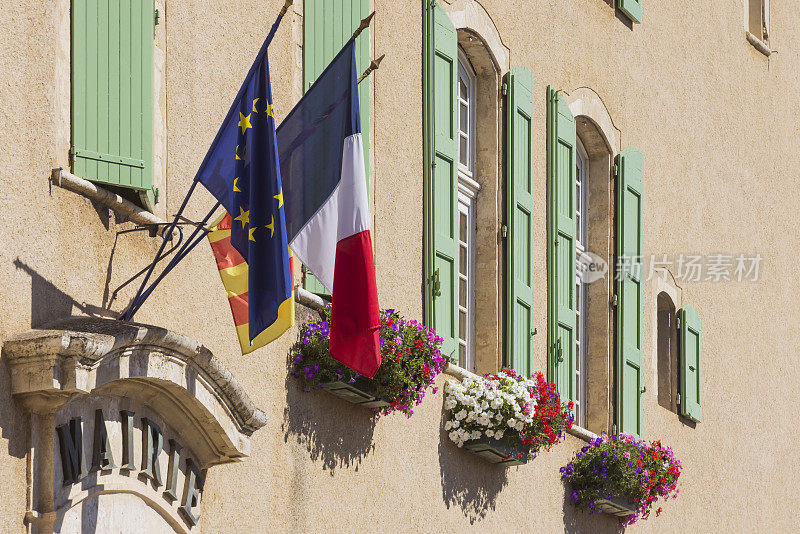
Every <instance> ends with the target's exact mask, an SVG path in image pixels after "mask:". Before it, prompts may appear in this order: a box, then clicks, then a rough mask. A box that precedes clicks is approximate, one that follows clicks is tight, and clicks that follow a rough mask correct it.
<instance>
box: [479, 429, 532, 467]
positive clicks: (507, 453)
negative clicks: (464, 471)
mask: <svg viewBox="0 0 800 534" xmlns="http://www.w3.org/2000/svg"><path fill="white" fill-rule="evenodd" d="M464 448H465V449H467V450H468V451H470V452H471V453H473V454H477V455H478V456H480V457H481V458H483V459H484V460H486V461H487V462H489V463H492V464H502V465H523V464H526V463H528V452H530V447H528V446H525V445H521V444H516V443H513V442H511V441H510V440H508V439H505V438H504V439H494V438H490V437H486V436H484V437H482V438H480V439H473V440H469V441H467V442H465V443H464ZM520 454H522V459H521V460H520Z"/></svg>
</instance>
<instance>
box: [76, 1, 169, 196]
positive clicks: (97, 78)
mask: <svg viewBox="0 0 800 534" xmlns="http://www.w3.org/2000/svg"><path fill="white" fill-rule="evenodd" d="M154 13H155V12H154V6H153V2H152V1H146V0H145V1H138V2H107V1H100V0H75V1H73V2H72V147H71V155H72V158H73V165H72V172H73V174H75V175H76V176H80V177H81V178H85V179H87V180H91V181H93V182H97V183H99V184H102V185H104V186H111V187H121V188H125V189H131V190H133V191H134V194H133V195H132V197H133V198H132V199H133V200H138V201H139V202H140V204H141V205H143V206H144V207H146V208H148V209H150V210H152V209H153V201H154V195H153V190H152V188H153V35H154V28H155V26H154V24H155V22H154ZM122 193H123V194H124V190H123V191H122ZM126 196H127V195H126Z"/></svg>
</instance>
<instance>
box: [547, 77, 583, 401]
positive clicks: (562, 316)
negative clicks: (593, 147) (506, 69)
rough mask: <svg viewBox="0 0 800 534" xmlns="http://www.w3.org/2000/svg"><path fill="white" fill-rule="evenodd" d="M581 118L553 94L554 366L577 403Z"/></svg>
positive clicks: (550, 335) (550, 299)
mask: <svg viewBox="0 0 800 534" xmlns="http://www.w3.org/2000/svg"><path fill="white" fill-rule="evenodd" d="M575 150H576V133H575V117H573V116H572V112H571V111H570V109H569V106H568V105H567V103H566V102H565V101H564V99H563V98H561V97H560V96H559V95H558V92H557V91H556V90H555V89H553V88H552V87H548V89H547V170H548V173H547V204H548V205H547V229H548V233H547V235H548V243H547V281H548V287H547V293H548V294H547V303H548V329H547V340H548V349H549V350H548V352H549V354H548V366H549V372H550V377H551V379H552V380H554V381H555V383H556V385H557V386H558V389H559V391H560V392H561V396H562V398H564V399H573V400H577V394H578V390H577V386H578V383H577V377H576V374H575V371H576V365H577V362H576V350H575V342H576V339H575V334H576V328H577V317H576V315H575V314H576V305H577V302H576V291H575V240H576V234H575V230H576V222H575V201H576V191H575V176H576V167H575V165H576V163H575Z"/></svg>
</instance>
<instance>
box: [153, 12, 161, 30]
mask: <svg viewBox="0 0 800 534" xmlns="http://www.w3.org/2000/svg"><path fill="white" fill-rule="evenodd" d="M153 18H154V19H155V23H156V26H158V22H159V19H160V18H161V13H160V12H159V11H158V9H156V11H155V13H154V14H153Z"/></svg>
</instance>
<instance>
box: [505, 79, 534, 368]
mask: <svg viewBox="0 0 800 534" xmlns="http://www.w3.org/2000/svg"><path fill="white" fill-rule="evenodd" d="M506 84H507V87H508V97H507V98H508V100H507V105H506V110H507V113H508V116H507V122H506V135H507V140H506V157H507V162H506V168H507V172H508V175H507V180H506V217H507V221H508V239H507V240H506V243H507V247H508V248H507V251H508V261H507V262H506V273H507V274H506V280H507V281H508V282H507V284H506V290H507V295H506V305H507V310H506V347H507V351H508V352H507V355H506V363H507V365H508V366H509V367H512V368H513V369H516V370H517V371H518V372H520V373H522V374H523V375H524V376H530V374H531V372H532V371H533V74H531V71H529V70H528V69H527V68H525V67H515V68H513V69H511V71H510V72H509V73H508V74H507V75H506Z"/></svg>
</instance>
